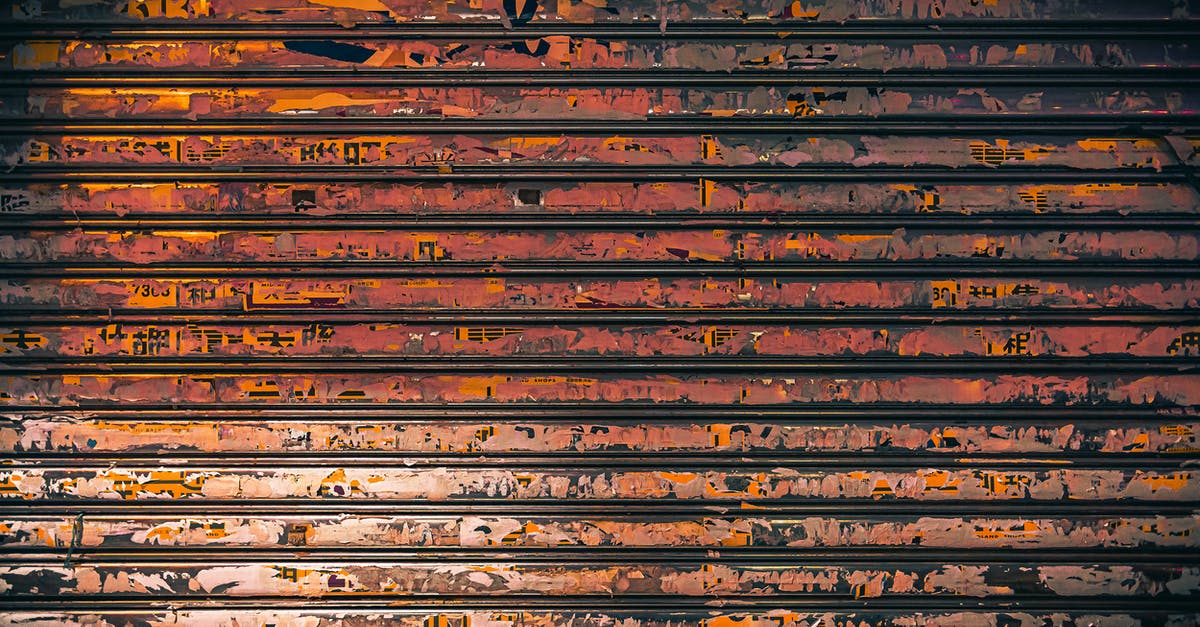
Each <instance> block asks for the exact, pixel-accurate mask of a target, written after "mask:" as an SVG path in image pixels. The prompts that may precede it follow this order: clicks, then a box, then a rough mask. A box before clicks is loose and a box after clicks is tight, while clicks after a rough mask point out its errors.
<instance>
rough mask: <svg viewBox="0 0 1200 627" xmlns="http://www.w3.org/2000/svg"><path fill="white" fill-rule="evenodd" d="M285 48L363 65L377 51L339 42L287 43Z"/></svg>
mask: <svg viewBox="0 0 1200 627" xmlns="http://www.w3.org/2000/svg"><path fill="white" fill-rule="evenodd" d="M283 47H285V48H287V49H288V50H291V51H292V52H301V53H304V54H312V55H316V56H318V57H326V58H329V59H336V60H338V61H346V62H348V63H362V62H363V61H366V60H367V59H370V58H371V55H373V54H375V51H374V50H372V49H370V48H364V47H362V46H355V45H352V44H344V43H341V42H337V41H328V40H326V41H285V42H283Z"/></svg>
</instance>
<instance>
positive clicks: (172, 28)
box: [0, 19, 1200, 41]
mask: <svg viewBox="0 0 1200 627" xmlns="http://www.w3.org/2000/svg"><path fill="white" fill-rule="evenodd" d="M1198 21H1200V20H1146V19H1124V20H1113V19H1108V20H1095V21H1081V20H1061V19H1054V20H1005V21H997V20H991V21H989V22H982V23H981V22H978V21H970V20H963V19H958V20H955V19H945V20H929V21H922V20H890V19H871V20H854V21H849V22H845V23H842V24H836V25H830V24H819V23H813V22H808V21H800V20H797V21H787V20H785V21H772V22H770V23H762V24H755V23H754V22H747V21H741V20H736V21H735V20H726V21H722V20H711V21H706V22H704V23H688V22H666V23H661V24H660V23H649V24H603V23H600V24H538V23H534V24H520V25H511V26H502V25H492V24H466V25H458V24H437V23H433V24H422V23H413V22H408V23H405V22H394V23H385V24H378V23H374V24H373V23H357V24H353V25H346V26H342V25H330V24H329V23H325V22H301V21H289V22H284V23H276V24H272V25H271V26H269V27H268V26H263V25H261V24H255V23H247V22H220V21H216V20H213V21H206V22H202V23H199V24H188V25H186V26H181V25H180V24H178V23H175V22H171V21H157V20H153V19H148V20H142V21H139V22H138V23H137V24H130V23H128V22H115V21H111V22H105V21H99V20H97V21H84V20H78V21H76V20H71V21H56V20H38V21H31V22H27V23H20V24H18V23H12V22H7V23H2V24H0V40H13V39H26V38H40V39H48V38H71V39H85V40H97V41H133V40H138V39H171V38H179V39H197V40H203V39H221V38H226V37H236V38H238V39H256V38H263V39H267V38H270V39H359V38H371V37H403V38H406V39H439V38H452V39H483V40H497V39H499V40H505V39H514V40H515V39H534V38H539V37H547V36H552V35H568V36H577V37H600V38H614V39H651V40H667V41H669V40H673V39H727V38H728V39H738V40H744V39H762V40H766V41H779V40H784V41H786V40H788V39H804V38H821V39H833V40H839V41H843V40H855V39H866V40H871V41H874V40H893V39H899V40H908V39H933V40H938V41H941V40H948V39H967V40H972V39H978V38H979V37H980V32H981V31H982V32H985V33H986V34H987V37H988V38H1011V39H1018V40H1021V41H1025V40H1028V39H1032V38H1035V37H1047V38H1053V39H1094V38H1099V37H1115V38H1120V39H1143V38H1145V39H1166V38H1189V37H1194V36H1196V35H1200V24H1197V22H1198Z"/></svg>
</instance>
